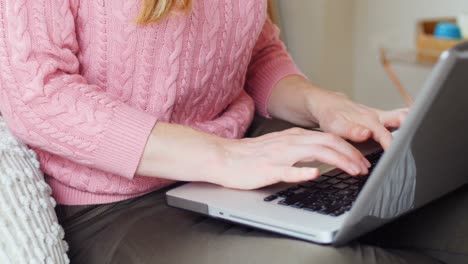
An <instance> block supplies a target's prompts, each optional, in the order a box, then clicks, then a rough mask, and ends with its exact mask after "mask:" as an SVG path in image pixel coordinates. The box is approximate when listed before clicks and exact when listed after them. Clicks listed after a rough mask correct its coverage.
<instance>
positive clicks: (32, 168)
mask: <svg viewBox="0 0 468 264" xmlns="http://www.w3.org/2000/svg"><path fill="white" fill-rule="evenodd" d="M51 193H52V190H51V189H50V187H49V186H48V185H47V183H46V182H45V181H44V175H43V174H42V172H41V171H40V170H39V162H38V161H37V158H36V154H35V153H34V152H33V151H32V150H30V149H28V148H27V147H26V146H25V145H24V144H22V143H20V142H18V141H17V140H16V139H15V138H14V137H13V136H12V135H11V134H10V132H9V131H8V129H7V127H6V125H5V123H4V121H3V119H2V117H1V116H0V263H15V264H16V263H69V260H68V257H67V255H66V251H67V249H68V245H67V243H66V242H65V241H64V240H63V238H64V231H63V229H62V227H61V226H60V225H59V224H58V221H57V216H56V214H55V211H54V206H55V200H54V199H53V198H52V197H51Z"/></svg>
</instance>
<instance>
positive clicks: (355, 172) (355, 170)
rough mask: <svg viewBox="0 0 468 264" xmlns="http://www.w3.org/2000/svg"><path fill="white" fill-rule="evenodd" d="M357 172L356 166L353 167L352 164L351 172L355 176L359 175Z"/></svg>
mask: <svg viewBox="0 0 468 264" xmlns="http://www.w3.org/2000/svg"><path fill="white" fill-rule="evenodd" d="M359 171H360V169H359V168H358V166H356V165H354V164H351V172H352V173H353V174H355V175H357V174H359Z"/></svg>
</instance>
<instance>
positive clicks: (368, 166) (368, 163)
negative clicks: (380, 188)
mask: <svg viewBox="0 0 468 264" xmlns="http://www.w3.org/2000/svg"><path fill="white" fill-rule="evenodd" d="M363 160H364V164H366V167H367V168H370V167H371V166H372V164H371V163H370V162H369V161H368V160H367V159H366V158H364V159H363Z"/></svg>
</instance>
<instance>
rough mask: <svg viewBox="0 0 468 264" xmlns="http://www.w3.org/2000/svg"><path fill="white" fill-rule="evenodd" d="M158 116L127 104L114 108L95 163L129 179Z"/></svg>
mask: <svg viewBox="0 0 468 264" xmlns="http://www.w3.org/2000/svg"><path fill="white" fill-rule="evenodd" d="M156 121H157V118H156V117H155V116H152V115H150V114H147V113H144V112H142V111H139V110H138V109H135V108H132V107H130V106H128V105H125V104H121V105H119V106H117V107H116V108H114V116H113V118H112V120H111V121H110V123H109V124H108V125H107V127H106V131H105V132H104V134H103V135H102V137H101V138H100V140H99V148H98V149H97V151H96V153H95V159H96V164H98V165H99V166H101V167H102V168H101V169H102V170H104V171H108V172H111V173H114V174H116V175H120V176H123V177H126V178H128V179H132V178H133V177H134V176H135V172H136V170H137V168H138V165H139V164H140V159H141V156H142V155H143V151H144V149H145V146H146V142H147V140H148V137H149V135H150V134H151V131H152V130H153V127H154V125H155V124H156Z"/></svg>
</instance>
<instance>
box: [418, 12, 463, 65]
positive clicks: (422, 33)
mask: <svg viewBox="0 0 468 264" xmlns="http://www.w3.org/2000/svg"><path fill="white" fill-rule="evenodd" d="M440 22H451V23H456V19H455V18H444V19H433V20H423V21H420V22H419V23H418V30H417V34H418V36H417V40H416V49H417V56H418V60H419V61H420V62H423V63H435V62H437V60H438V59H439V56H440V54H442V52H444V51H445V50H448V49H450V48H452V47H453V46H455V45H457V44H459V43H461V42H463V40H452V39H440V38H436V37H435V36H434V31H435V28H436V26H437V24H438V23H440Z"/></svg>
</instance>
